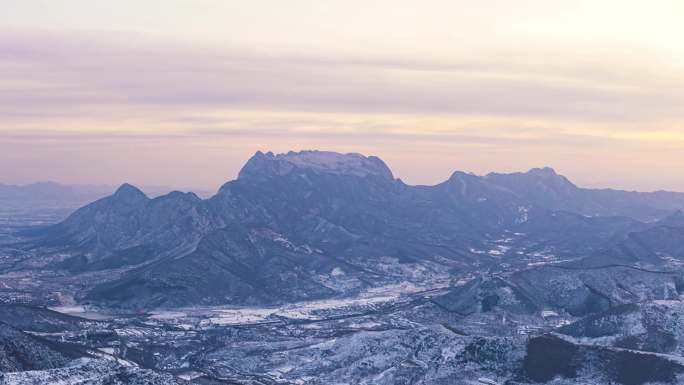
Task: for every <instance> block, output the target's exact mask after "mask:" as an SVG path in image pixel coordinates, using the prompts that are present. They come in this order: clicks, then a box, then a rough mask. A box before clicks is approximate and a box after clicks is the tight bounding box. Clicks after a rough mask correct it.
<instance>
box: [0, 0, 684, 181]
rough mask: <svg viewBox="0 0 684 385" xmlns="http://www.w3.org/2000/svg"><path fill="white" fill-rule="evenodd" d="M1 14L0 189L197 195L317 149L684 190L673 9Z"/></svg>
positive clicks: (396, 161)
mask: <svg viewBox="0 0 684 385" xmlns="http://www.w3.org/2000/svg"><path fill="white" fill-rule="evenodd" d="M0 6H1V10H0V117H1V119H0V183H6V184H7V183H29V182H34V181H39V180H54V181H57V182H62V183H97V184H117V183H121V182H124V181H128V182H132V183H135V184H146V185H169V186H174V187H183V188H188V187H192V188H202V189H207V188H216V187H218V186H219V185H220V184H221V183H223V182H225V181H227V180H230V179H233V178H235V176H236V175H237V171H238V170H239V168H240V167H241V166H242V164H243V163H244V162H245V161H246V160H247V158H249V156H251V155H252V154H253V153H254V152H255V151H257V150H263V151H269V150H270V151H274V152H286V151H288V150H301V149H323V150H334V151H341V152H360V153H364V154H367V155H377V156H380V157H381V158H382V159H384V160H385V161H386V162H387V163H388V165H389V166H390V167H391V168H392V170H393V171H394V173H395V175H396V176H397V177H400V178H402V179H403V180H405V181H406V182H408V183H412V184H432V183H437V182H440V181H442V180H444V179H446V178H448V176H449V175H450V174H451V173H452V172H453V171H454V170H463V171H472V172H475V173H477V174H483V173H487V172H490V171H500V172H507V171H519V170H526V169H529V168H531V167H539V166H551V167H554V168H556V170H557V171H558V172H560V173H562V174H564V175H566V176H568V177H569V178H570V179H571V180H573V181H575V182H576V183H578V184H580V185H582V186H589V187H606V186H611V187H617V188H625V189H637V190H656V189H670V190H679V191H684V177H683V171H684V43H683V41H684V23H683V22H682V18H683V17H684V1H681V0H652V1H648V2H646V1H624V0H623V1H618V0H592V1H582V0H573V1H565V0H563V1H560V0H516V1H511V0H482V1H457V0H448V1H446V0H445V1H438V0H422V1H401V0H391V1H389V0H388V1H385V0H364V1H357V0H340V1H333V0H310V1H303V0H288V1H282V0H281V1H277V0H249V1H231V0H145V1H141V0H117V1H104V0H60V1H53V0H44V1H38V0H0Z"/></svg>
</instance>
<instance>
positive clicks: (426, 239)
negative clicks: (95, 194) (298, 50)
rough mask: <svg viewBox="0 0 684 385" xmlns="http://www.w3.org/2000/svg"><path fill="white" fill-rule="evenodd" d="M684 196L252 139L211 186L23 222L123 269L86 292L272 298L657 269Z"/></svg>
mask: <svg viewBox="0 0 684 385" xmlns="http://www.w3.org/2000/svg"><path fill="white" fill-rule="evenodd" d="M682 209H684V194H683V193H674V192H653V193H640V192H627V191H620V190H607V189H602V190H597V189H584V188H580V187H578V186H576V185H575V184H573V183H572V182H570V181H569V180H568V179H567V178H565V177H563V176H561V175H558V174H557V173H556V172H555V171H554V170H553V169H551V168H540V169H532V170H530V171H528V172H525V173H513V174H494V173H492V174H488V175H485V176H477V175H473V174H468V173H463V172H455V173H454V174H453V175H452V176H451V177H450V178H449V179H448V180H446V181H444V182H442V183H440V184H437V185H434V186H411V185H407V184H405V183H404V182H402V181H401V180H399V179H396V178H395V177H394V176H393V174H392V172H391V170H390V169H389V168H388V167H387V166H386V164H385V163H384V162H383V161H382V160H380V159H379V158H377V157H373V156H368V157H367V156H363V155H360V154H339V153H332V152H322V151H303V152H290V153H287V154H278V155H275V154H273V153H270V152H269V153H262V152H257V153H256V154H255V155H254V156H253V157H252V158H251V159H249V161H248V162H247V163H246V164H245V166H244V167H243V168H242V170H241V171H240V173H239V176H238V178H237V179H236V180H233V181H230V182H227V183H226V184H224V185H223V186H222V187H221V188H220V189H219V191H218V192H217V193H216V194H215V195H214V196H212V197H210V198H207V199H201V198H199V197H198V196H197V195H195V194H193V193H181V192H171V193H169V194H166V195H162V196H159V197H156V198H154V199H150V198H149V197H148V196H146V195H145V194H144V193H143V192H142V191H141V190H140V189H138V188H136V187H134V186H132V185H129V184H124V185H122V186H121V187H120V188H118V189H117V190H116V192H115V193H114V194H113V195H111V196H108V197H105V198H102V199H99V200H97V201H95V202H93V203H91V204H88V205H86V206H84V207H82V208H81V209H78V210H77V211H75V212H74V213H73V214H71V215H70V216H69V217H68V218H67V219H66V220H64V221H63V222H61V223H58V224H56V225H53V226H49V227H44V228H41V229H39V230H32V231H31V232H28V233H26V234H23V235H24V236H26V237H27V238H26V239H27V240H26V241H25V242H26V247H27V248H29V249H31V250H33V251H34V252H37V253H39V254H41V255H44V256H50V258H47V259H46V261H47V262H46V264H47V265H46V266H49V267H50V268H54V269H58V270H64V271H66V272H68V273H69V274H73V275H76V276H78V275H79V274H87V273H91V272H95V271H109V270H111V271H112V272H113V273H112V274H111V275H110V276H111V279H108V280H106V281H104V282H101V283H100V284H98V285H95V286H94V287H90V288H88V289H87V290H86V291H84V292H83V293H81V297H80V298H79V300H80V301H84V302H88V303H92V304H106V305H111V306H121V307H134V308H156V307H178V306H188V305H215V304H243V305H244V304H278V303H286V302H292V301H300V300H309V299H322V298H331V297H337V296H344V295H350V294H355V293H359V292H360V291H362V290H366V289H368V288H372V287H375V286H378V285H382V284H391V283H397V282H411V283H414V284H421V283H425V282H426V281H431V282H432V281H439V280H448V279H449V277H450V276H452V275H453V273H454V272H458V273H459V274H467V273H469V272H480V273H481V272H489V273H492V274H494V273H496V272H497V271H501V270H502V269H503V268H505V267H508V266H511V265H519V266H525V267H526V268H529V269H532V270H533V273H534V271H535V270H534V269H543V268H547V265H548V264H554V265H556V264H560V265H561V266H566V265H567V266H570V267H572V268H577V269H588V268H592V269H595V268H596V267H603V266H609V265H633V266H641V267H644V266H646V267H648V266H650V267H662V266H664V265H665V264H667V263H668V261H670V260H671V259H672V258H675V259H676V258H679V257H682V254H681V252H682V248H681V245H682V244H684V243H682V242H680V240H684V231H683V230H682V229H684V226H682V224H683V223H684V220H683V219H682V218H683V217H684V215H683V214H682V213H681V212H679V211H678V210H682ZM659 239H665V240H666V242H660V241H658V240H659ZM542 282H543V280H542ZM516 287H524V285H521V284H519V283H518V284H516ZM542 289H543V287H540V286H539V285H537V286H536V288H530V287H529V286H527V287H526V288H525V289H524V290H523V291H525V292H528V293H529V292H537V291H539V290H542ZM478 290H480V289H478ZM488 290H489V289H488ZM454 295H457V294H454ZM596 295H598V294H596V293H594V292H591V293H589V294H588V297H587V298H588V299H587V301H589V302H591V303H587V304H585V305H586V306H590V307H591V306H594V305H595V304H594V303H593V302H592V301H594V302H595V301H598V305H597V306H598V308H597V309H599V310H600V309H603V308H604V307H602V306H601V305H600V303H601V299H600V298H595V296H596ZM537 297H540V296H536V297H535V298H537ZM452 302H453V301H452ZM533 302H534V301H533ZM464 306H465V305H464ZM478 306H479V305H478ZM534 306H542V307H543V306H544V303H541V304H540V303H536V304H535V305H534ZM568 306H570V307H569V308H568V309H570V310H572V311H578V312H582V311H584V310H582V309H585V307H583V306H584V305H582V306H580V305H577V304H569V305H568ZM572 306H575V307H574V308H573V307H572ZM577 306H580V307H579V308H578V307H577ZM466 308H467V306H466ZM580 308H581V309H580ZM573 309H574V310H573ZM578 309H579V310H578ZM585 310H586V309H585Z"/></svg>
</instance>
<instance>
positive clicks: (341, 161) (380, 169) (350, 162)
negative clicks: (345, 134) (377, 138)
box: [239, 151, 393, 180]
mask: <svg viewBox="0 0 684 385" xmlns="http://www.w3.org/2000/svg"><path fill="white" fill-rule="evenodd" d="M303 170H310V171H314V172H321V173H328V174H336V175H352V176H358V177H367V176H375V177H379V178H383V179H387V180H392V179H393V176H392V172H391V171H390V169H389V168H388V167H387V165H386V164H385V163H384V162H383V161H382V160H380V158H377V157H374V156H369V157H366V156H363V155H361V154H339V153H335V152H328V151H302V152H293V151H290V152H289V153H287V154H278V155H274V154H273V153H272V152H268V153H266V154H264V153H262V152H257V153H256V155H254V156H253V157H252V158H251V159H250V160H249V161H248V162H247V164H246V165H245V166H244V167H243V168H242V170H241V171H240V174H239V179H257V180H263V179H267V178H270V177H273V176H278V175H279V176H283V175H287V174H291V173H298V172H301V171H303Z"/></svg>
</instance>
